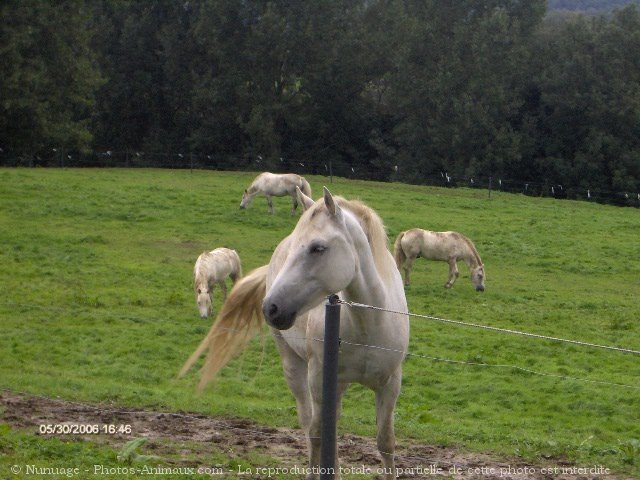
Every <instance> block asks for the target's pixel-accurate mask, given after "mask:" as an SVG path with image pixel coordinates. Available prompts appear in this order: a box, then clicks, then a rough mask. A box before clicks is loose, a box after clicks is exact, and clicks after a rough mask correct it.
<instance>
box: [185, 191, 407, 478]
mask: <svg viewBox="0 0 640 480" xmlns="http://www.w3.org/2000/svg"><path fill="white" fill-rule="evenodd" d="M298 197H299V201H300V202H301V203H302V205H303V207H304V210H305V211H304V213H303V215H302V216H301V217H300V220H299V221H298V224H297V225H296V227H295V229H294V230H293V232H292V233H291V234H290V235H289V236H288V237H286V238H285V239H284V240H282V242H280V244H279V245H278V246H277V247H276V249H275V251H274V253H273V255H272V257H271V262H270V263H269V265H268V266H264V267H260V268H259V269H256V270H254V271H253V272H251V273H250V274H249V275H247V276H246V277H244V278H243V279H242V280H240V281H239V282H238V283H237V284H236V286H235V287H234V289H233V290H232V291H231V294H230V295H229V298H228V299H227V302H225V304H224V306H223V307H222V309H221V311H220V314H219V315H218V318H217V320H216V322H215V323H214V324H213V326H212V327H211V330H210V331H209V334H208V335H207V337H206V338H205V339H204V340H203V341H202V342H201V344H200V346H199V347H198V348H197V349H196V351H195V352H194V353H193V354H192V355H191V357H190V358H189V360H187V362H186V364H185V366H184V367H183V369H182V371H181V375H182V374H184V373H185V372H186V371H187V370H188V369H189V368H190V367H191V366H192V365H193V363H194V362H195V361H196V360H197V359H198V357H199V356H200V355H201V354H202V353H203V352H204V351H205V350H207V349H208V354H207V359H206V361H205V365H204V367H203V371H202V376H201V379H200V388H202V387H203V386H204V385H205V384H206V383H207V382H208V381H209V380H210V379H211V378H213V376H214V375H215V374H216V373H217V372H218V371H219V370H220V369H221V368H222V367H223V366H224V365H225V364H226V363H227V362H228V361H229V360H230V359H231V358H232V356H233V355H234V354H235V353H237V352H238V351H240V350H241V349H242V348H244V346H245V345H246V343H247V342H248V341H249V339H251V337H252V334H254V333H256V332H257V331H259V329H260V327H261V324H262V321H263V315H264V317H265V318H266V321H267V323H268V324H269V325H270V327H271V330H272V332H273V336H274V339H275V342H276V344H277V346H278V350H279V352H280V356H281V359H282V366H283V369H284V374H285V378H286V381H287V383H288V385H289V388H290V389H291V391H292V392H293V395H294V396H295V398H296V403H297V410H298V419H299V422H300V425H301V427H302V428H303V429H304V431H305V432H306V435H307V439H308V446H309V466H310V468H311V469H312V471H313V468H314V467H315V468H316V471H317V467H318V465H319V461H320V422H321V418H320V412H321V403H322V361H323V360H322V359H323V342H321V341H317V339H322V338H323V336H324V316H325V306H324V304H325V298H326V297H327V295H329V294H332V293H338V295H339V296H340V298H341V299H343V300H348V301H354V302H360V303H365V304H369V305H374V306H378V307H382V308H385V309H389V310H393V311H394V312H407V301H406V298H405V294H404V288H403V286H402V278H401V276H400V272H398V270H397V268H396V266H395V263H394V260H393V256H392V255H391V253H390V252H389V250H388V248H387V236H386V232H385V229H384V225H383V224H382V221H381V220H380V217H379V216H378V215H377V214H376V213H375V212H374V211H373V210H371V209H370V208H369V207H367V206H366V205H364V204H362V203H360V202H353V201H347V200H344V199H342V198H339V197H335V198H334V197H333V196H332V195H331V193H329V191H328V190H327V189H326V188H325V190H324V198H323V199H321V200H319V201H318V202H315V203H314V202H313V200H311V199H310V198H309V197H306V196H305V195H304V194H303V193H302V192H298ZM340 315H341V320H340V339H341V346H340V355H339V366H338V394H339V398H340V399H341V398H342V395H343V394H344V392H345V390H346V389H347V387H348V385H349V384H350V383H354V382H356V383H360V384H363V385H365V386H367V387H369V388H371V389H372V390H374V391H375V395H376V421H377V426H378V433H377V443H378V450H379V452H380V455H381V456H382V461H383V463H384V467H385V468H384V473H385V478H387V479H392V478H395V476H396V475H395V473H396V472H395V461H394V449H395V434H394V421H393V420H394V419H393V411H394V408H395V404H396V400H397V398H398V395H399V393H400V384H401V380H402V361H403V359H404V356H405V354H406V351H407V346H408V343H409V319H408V316H407V315H406V314H403V313H391V312H387V311H383V310H373V309H361V308H353V309H351V308H346V307H343V308H342V309H341V314H340ZM308 478H317V476H316V475H313V474H310V475H308Z"/></svg>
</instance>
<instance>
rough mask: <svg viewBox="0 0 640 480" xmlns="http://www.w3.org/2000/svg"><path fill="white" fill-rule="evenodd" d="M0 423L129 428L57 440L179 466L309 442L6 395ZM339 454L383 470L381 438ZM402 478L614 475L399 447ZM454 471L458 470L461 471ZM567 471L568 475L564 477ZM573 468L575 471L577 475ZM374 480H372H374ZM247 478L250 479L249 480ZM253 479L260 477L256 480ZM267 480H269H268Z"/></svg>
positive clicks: (348, 442) (212, 422) (301, 447)
mask: <svg viewBox="0 0 640 480" xmlns="http://www.w3.org/2000/svg"><path fill="white" fill-rule="evenodd" d="M0 411H1V412H2V414H1V415H0V421H2V423H7V424H9V425H11V426H12V427H15V428H20V429H26V430H32V431H33V432H34V434H35V435H43V436H46V435H45V434H41V433H40V432H39V430H40V426H41V425H68V426H71V425H85V426H87V425H98V426H99V427H100V428H108V427H103V426H105V425H106V426H108V425H113V426H114V427H116V428H117V427H119V426H121V425H123V426H124V425H130V428H131V431H130V433H126V432H122V431H121V432H118V431H116V432H114V433H111V434H105V433H99V434H91V435H80V434H55V435H52V436H56V437H58V438H60V437H67V438H71V439H83V440H87V441H92V442H96V443H100V444H107V445H109V446H111V447H113V448H114V449H119V448H121V447H122V446H123V445H124V444H125V443H127V442H128V441H130V440H132V439H134V438H147V439H148V442H147V444H145V447H144V448H145V450H150V452H149V453H152V454H153V455H159V456H160V457H161V458H162V459H163V460H167V462H166V463H170V464H173V465H179V466H199V465H207V461H208V458H209V457H208V455H209V454H210V452H211V450H212V449H215V450H217V451H218V452H226V453H227V454H228V458H229V461H231V460H233V459H237V458H246V456H247V455H250V454H254V453H256V452H257V453H259V454H261V455H264V456H266V457H270V458H272V459H274V460H275V461H276V462H277V463H278V464H281V465H282V466H288V467H289V468H291V467H292V466H294V465H297V466H300V467H304V466H305V465H306V441H305V439H304V435H303V433H302V432H301V431H300V430H292V429H287V428H273V427H265V426H262V425H258V424H256V423H253V422H251V421H248V420H242V419H229V418H213V417H208V416H205V415H200V414H192V413H182V412H179V413H173V412H155V411H148V410H137V409H124V408H121V407H118V406H115V405H109V404H86V403H79V402H70V401H66V400H61V399H53V398H47V397H41V396H28V395H23V394H18V393H14V392H10V391H2V392H0ZM338 451H339V454H340V464H341V467H342V468H344V469H349V470H348V471H350V472H352V473H354V474H356V475H358V474H360V472H361V471H362V470H361V469H367V468H368V469H369V471H370V472H373V473H375V472H376V471H377V469H379V468H382V463H381V461H380V457H379V455H378V451H377V448H376V442H375V440H374V439H371V438H366V437H360V436H356V435H350V434H346V435H341V436H340V438H339V445H338ZM396 455H397V458H396V467H397V468H399V469H400V470H399V473H400V475H399V478H430V477H439V478H464V479H479V478H482V479H514V480H516V479H517V480H529V479H551V478H553V479H558V480H568V479H590V478H594V479H595V478H598V479H603V478H606V479H613V478H616V477H614V476H611V475H605V474H602V473H594V472H593V471H592V472H589V471H588V470H589V468H594V467H587V468H586V469H585V470H581V471H580V470H577V467H572V466H571V465H569V464H566V463H563V462H559V461H557V460H554V461H553V462H552V467H551V468H553V467H555V468H557V469H558V472H557V473H552V474H548V473H545V472H544V471H543V468H549V466H546V467H545V466H542V465H531V464H526V463H523V462H522V461H521V460H518V459H508V460H504V459H497V458H495V457H493V456H490V455H485V454H476V453H468V452H463V451H460V450H459V449H456V448H451V447H442V446H432V445H417V444H410V443H409V442H408V441H401V442H399V444H398V446H397V449H396ZM454 469H455V470H454ZM561 469H566V470H565V471H564V473H563V472H562V471H561ZM572 469H573V470H572ZM370 476H371V475H367V477H366V478H370ZM245 478H246V477H245ZM252 478H261V477H260V476H258V477H252ZM265 478H266V477H265ZM363 478H365V477H363Z"/></svg>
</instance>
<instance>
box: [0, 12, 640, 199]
mask: <svg viewBox="0 0 640 480" xmlns="http://www.w3.org/2000/svg"><path fill="white" fill-rule="evenodd" d="M0 11H1V13H2V18H3V22H2V24H1V25H0V35H1V38H2V39H3V40H2V44H3V46H2V48H0V64H1V65H2V68H3V75H0V149H1V151H0V160H1V161H2V162H3V163H5V164H6V163H9V162H16V161H22V162H24V163H28V164H33V163H34V162H37V159H38V158H46V157H47V155H48V156H49V157H50V156H51V154H50V152H51V151H52V149H53V148H56V149H64V151H65V152H82V151H87V150H98V151H105V152H106V151H128V152H135V151H145V152H185V153H186V152H194V153H195V154H197V155H198V156H199V157H198V158H201V159H206V158H210V159H215V160H212V161H211V164H210V166H216V167H219V168H240V167H245V166H247V165H248V164H252V162H254V161H255V160H256V159H257V158H260V159H263V163H262V165H263V167H264V169H266V168H277V167H278V166H279V165H281V164H282V159H285V160H286V161H287V162H290V161H292V160H295V161H299V162H305V161H308V162H310V163H313V164H317V165H322V164H326V163H327V162H329V161H332V162H335V163H336V164H346V165H349V164H353V165H358V168H359V170H360V171H363V170H368V171H369V172H375V176H376V177H378V178H380V179H391V178H393V179H397V180H408V181H413V182H415V181H420V180H421V178H425V179H426V178H428V177H432V176H433V175H437V174H441V173H442V172H447V175H451V176H454V177H456V178H472V177H475V178H482V177H483V176H484V177H485V178H487V177H488V176H493V177H494V178H498V177H500V178H515V179H525V180H526V179H531V180H532V181H540V182H542V181H544V182H548V183H549V184H561V185H565V186H567V187H579V188H582V189H588V188H591V189H596V188H597V189H600V190H607V191H626V192H638V191H640V14H639V12H638V9H637V7H636V6H634V5H631V6H628V7H626V8H624V9H622V10H619V11H617V12H616V13H614V14H613V15H607V16H593V17H585V16H581V15H571V16H567V15H563V16H561V17H560V16H554V15H545V14H546V2H545V0H456V1H441V0H377V1H376V0H315V1H313V2H289V1H280V0H273V1H266V0H246V1H244V0H243V1H230V0H199V1H196V0H180V1H176V0H158V1H154V2H139V1H133V0H131V1H123V0H100V1H88V0H86V1H85V0H66V1H63V2H55V3H52V2H23V1H21V0H5V1H4V2H2V5H1V6H0ZM16 159H19V160H16ZM204 163H205V166H206V160H204ZM370 176H371V175H370Z"/></svg>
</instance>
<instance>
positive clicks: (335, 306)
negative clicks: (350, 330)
mask: <svg viewBox="0 0 640 480" xmlns="http://www.w3.org/2000/svg"><path fill="white" fill-rule="evenodd" d="M338 300H340V298H339V297H338V296H337V295H330V296H329V299H328V302H327V304H326V307H325V320H324V364H323V368H322V412H321V413H322V429H321V437H322V439H321V444H320V480H329V479H334V478H335V477H336V475H335V473H336V440H337V430H336V420H337V409H338V350H339V348H340V304H339V303H338Z"/></svg>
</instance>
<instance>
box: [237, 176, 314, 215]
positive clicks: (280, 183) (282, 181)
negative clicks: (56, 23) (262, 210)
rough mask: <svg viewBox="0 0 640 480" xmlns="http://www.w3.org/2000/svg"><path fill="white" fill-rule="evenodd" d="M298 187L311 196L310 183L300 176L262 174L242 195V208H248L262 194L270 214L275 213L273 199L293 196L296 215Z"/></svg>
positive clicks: (292, 204) (292, 200)
mask: <svg viewBox="0 0 640 480" xmlns="http://www.w3.org/2000/svg"><path fill="white" fill-rule="evenodd" d="M296 187H297V188H299V189H300V190H302V193H304V194H305V195H307V196H308V197H310V196H311V186H310V185H309V182H307V180H305V178H304V177H301V176H300V175H296V174H295V173H283V174H277V173H270V172H264V173H261V174H260V175H258V176H257V177H256V178H255V179H254V180H253V182H252V183H251V185H250V186H249V188H247V189H246V190H245V191H244V193H243V194H242V202H240V208H247V207H248V206H249V204H250V203H251V201H252V200H253V197H255V196H256V195H257V194H259V193H262V194H263V195H264V196H265V197H266V199H267V205H268V206H269V213H273V202H272V201H271V197H284V196H286V195H289V196H291V215H294V214H295V212H296V208H297V207H298V199H297V196H296Z"/></svg>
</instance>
